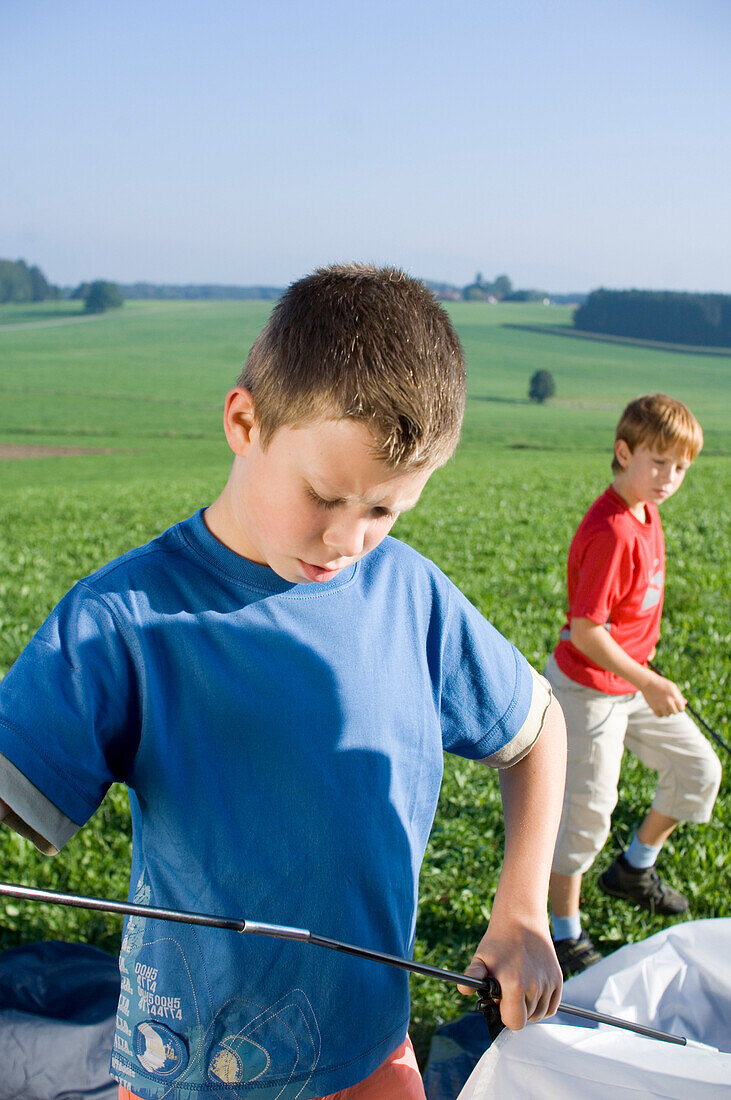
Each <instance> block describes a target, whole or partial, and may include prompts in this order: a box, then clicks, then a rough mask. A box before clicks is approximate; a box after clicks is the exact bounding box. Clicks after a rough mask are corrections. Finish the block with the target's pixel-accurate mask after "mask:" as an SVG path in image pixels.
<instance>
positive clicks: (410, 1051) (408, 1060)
mask: <svg viewBox="0 0 731 1100" xmlns="http://www.w3.org/2000/svg"><path fill="white" fill-rule="evenodd" d="M119 1100H138V1098H137V1097H136V1096H135V1095H134V1093H131V1092H128V1091H127V1089H124V1088H122V1086H121V1085H120V1086H119ZM321 1100H425V1093H424V1085H423V1084H422V1080H421V1074H420V1073H419V1067H418V1065H417V1064H416V1055H415V1054H414V1048H413V1047H412V1045H411V1039H409V1037H408V1035H407V1036H406V1041H405V1042H403V1043H402V1044H401V1046H400V1047H397V1048H396V1050H394V1052H393V1054H390V1055H389V1056H388V1058H387V1059H386V1061H385V1062H383V1063H382V1064H381V1065H380V1066H379V1067H378V1069H376V1070H374V1071H373V1073H372V1074H371V1075H370V1077H366V1079H365V1080H364V1081H361V1082H360V1083H359V1084H357V1085H351V1087H350V1088H349V1089H342V1091H341V1092H331V1093H329V1094H328V1095H327V1096H323V1097H322V1098H321Z"/></svg>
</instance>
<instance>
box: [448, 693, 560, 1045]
mask: <svg viewBox="0 0 731 1100" xmlns="http://www.w3.org/2000/svg"><path fill="white" fill-rule="evenodd" d="M565 776H566V726H565V723H564V720H563V713H562V711H561V708H560V706H559V705H558V703H557V702H556V700H555V699H551V703H550V705H549V707H548V709H547V711H546V715H545V718H544V722H543V729H542V731H541V735H540V737H539V738H538V740H537V741H536V742H535V744H534V745H533V747H532V748H531V750H530V752H529V753H528V754H527V755H526V756H524V757H523V758H522V759H521V760H519V761H518V763H517V764H514V765H513V766H512V767H509V768H503V769H501V771H500V789H501V793H502V798H503V810H504V814H505V857H504V859H503V866H502V871H501V873H500V881H499V883H498V888H497V891H496V893H495V898H494V900H493V906H492V913H491V916H490V924H489V927H488V929H487V932H486V933H485V935H484V936H483V938H482V940H481V942H480V945H479V947H478V948H477V951H476V952H475V955H474V957H473V959H472V962H471V963H470V965H469V967H468V968H467V971H466V973H468V974H471V975H473V976H476V977H483V976H484V975H485V973H486V972H487V973H488V974H490V976H491V977H494V978H496V979H497V980H498V981H499V982H500V986H501V988H502V994H503V996H502V1002H501V1004H500V1015H501V1016H502V1019H503V1023H504V1024H505V1025H506V1026H507V1027H509V1028H512V1029H513V1030H517V1029H519V1028H521V1027H523V1026H524V1025H525V1023H526V1021H527V1020H540V1019H542V1018H543V1017H544V1016H552V1015H553V1014H554V1012H556V1010H557V1008H558V1005H559V1001H560V999H561V990H562V979H561V970H560V968H559V965H558V961H557V959H556V953H555V951H554V948H553V944H552V941H551V934H550V931H549V927H548V913H547V898H548V878H549V874H550V871H551V861H552V858H553V849H554V845H555V842H556V833H557V832H558V825H559V821H560V819H561V806H562V801H563V788H564V780H565ZM462 992H463V993H469V992H471V990H468V989H466V988H462Z"/></svg>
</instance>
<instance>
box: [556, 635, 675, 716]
mask: <svg viewBox="0 0 731 1100" xmlns="http://www.w3.org/2000/svg"><path fill="white" fill-rule="evenodd" d="M571 644H572V645H573V646H575V647H576V649H578V650H579V651H580V652H581V653H583V654H584V655H585V656H586V657H588V658H589V660H590V661H593V662H594V664H595V665H599V667H600V668H604V669H606V670H607V672H613V673H614V674H615V675H616V676H621V677H622V679H623V680H627V681H628V683H630V684H634V686H635V687H636V688H637V689H638V690H639V691H641V692H642V694H643V695H644V697H645V699H646V700H647V705H648V706H649V707H650V709H651V710H653V711H654V712H655V714H657V715H658V716H659V717H660V718H666V717H667V716H668V715H669V714H678V713H679V712H680V711H683V710H685V705H686V703H685V698H684V697H683V695H682V694H681V691H680V689H679V687H678V685H677V684H674V683H673V681H672V680H667V679H666V678H665V677H664V676H659V675H658V674H657V672H653V671H652V669H649V668H647V666H646V665H641V664H640V663H639V661H635V660H634V658H632V657H630V655H629V653H626V652H625V651H624V650H623V649H622V647H621V645H620V644H619V642H617V641H616V640H615V639H614V638H613V637H612V635H611V634H610V633H609V631H608V630H607V629H606V628H605V627H604V626H601V625H600V624H599V623H595V622H594V621H593V620H592V619H584V618H576V619H572V620H571Z"/></svg>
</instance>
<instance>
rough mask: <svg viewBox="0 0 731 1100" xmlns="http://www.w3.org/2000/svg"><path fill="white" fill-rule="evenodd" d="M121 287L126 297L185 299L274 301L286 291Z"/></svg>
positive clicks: (215, 286) (210, 285)
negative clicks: (261, 299) (260, 299)
mask: <svg viewBox="0 0 731 1100" xmlns="http://www.w3.org/2000/svg"><path fill="white" fill-rule="evenodd" d="M119 289H120V290H121V292H122V295H123V297H125V298H164V299H172V298H184V299H208V300H211V299H213V300H218V301H224V300H229V301H230V300H231V299H236V300H239V299H249V298H263V299H265V300H268V301H273V300H274V299H276V298H280V297H281V296H282V294H283V293H284V290H283V288H282V287H278V286H224V285H222V284H219V283H203V284H200V285H198V284H192V283H191V284H187V285H185V286H174V285H172V284H167V283H165V284H158V283H129V284H126V285H125V284H120V287H119Z"/></svg>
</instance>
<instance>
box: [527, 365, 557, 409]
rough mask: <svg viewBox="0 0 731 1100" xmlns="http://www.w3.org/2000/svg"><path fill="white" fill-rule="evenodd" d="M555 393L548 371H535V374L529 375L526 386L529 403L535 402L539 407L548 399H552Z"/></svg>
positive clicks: (551, 377) (551, 376)
mask: <svg viewBox="0 0 731 1100" xmlns="http://www.w3.org/2000/svg"><path fill="white" fill-rule="evenodd" d="M555 392H556V386H555V384H554V381H553V375H552V374H551V372H550V370H537V371H536V372H535V374H532V375H531V379H530V384H529V386H528V397H529V398H530V399H531V401H536V402H537V403H538V404H539V405H542V404H543V402H544V401H547V400H548V398H549V397H553V395H554V393H555Z"/></svg>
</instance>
